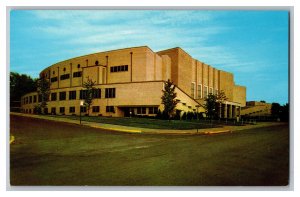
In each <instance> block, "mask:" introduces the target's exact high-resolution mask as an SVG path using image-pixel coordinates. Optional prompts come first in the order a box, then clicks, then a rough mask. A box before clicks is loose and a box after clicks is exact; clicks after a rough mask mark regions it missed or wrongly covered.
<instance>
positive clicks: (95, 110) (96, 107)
mask: <svg viewBox="0 0 300 197" xmlns="http://www.w3.org/2000/svg"><path fill="white" fill-rule="evenodd" d="M92 110H93V112H99V111H100V107H99V106H93V107H92Z"/></svg>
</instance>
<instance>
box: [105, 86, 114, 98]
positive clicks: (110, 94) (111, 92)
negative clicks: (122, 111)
mask: <svg viewBox="0 0 300 197" xmlns="http://www.w3.org/2000/svg"><path fill="white" fill-rule="evenodd" d="M105 98H116V88H105Z"/></svg>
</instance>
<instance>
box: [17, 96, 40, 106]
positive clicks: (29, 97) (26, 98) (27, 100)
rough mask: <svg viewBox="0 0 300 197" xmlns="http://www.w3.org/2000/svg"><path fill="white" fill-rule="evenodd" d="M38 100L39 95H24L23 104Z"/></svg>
mask: <svg viewBox="0 0 300 197" xmlns="http://www.w3.org/2000/svg"><path fill="white" fill-rule="evenodd" d="M40 100H42V99H40ZM36 102H37V95H34V96H28V97H24V98H23V100H22V103H23V104H29V103H36Z"/></svg>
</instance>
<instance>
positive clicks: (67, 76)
mask: <svg viewBox="0 0 300 197" xmlns="http://www.w3.org/2000/svg"><path fill="white" fill-rule="evenodd" d="M69 78H70V74H64V75H60V80H65V79H69Z"/></svg>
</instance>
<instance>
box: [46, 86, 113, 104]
mask: <svg viewBox="0 0 300 197" xmlns="http://www.w3.org/2000/svg"><path fill="white" fill-rule="evenodd" d="M66 94H67V93H66V92H65V91H64V92H59V100H60V101H62V100H66ZM89 96H90V97H93V98H101V89H100V88H98V89H94V90H93V91H92V92H91V95H88V91H87V90H80V91H79V99H86V98H87V97H89ZM115 97H116V88H105V98H115ZM76 99H77V91H76V90H72V91H69V100H76ZM50 100H51V101H56V100H57V92H53V93H51V99H50Z"/></svg>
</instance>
